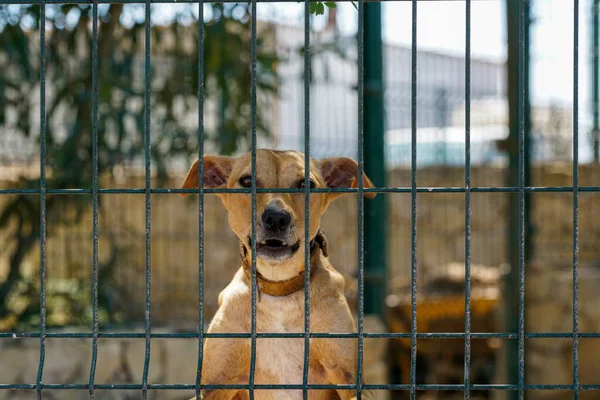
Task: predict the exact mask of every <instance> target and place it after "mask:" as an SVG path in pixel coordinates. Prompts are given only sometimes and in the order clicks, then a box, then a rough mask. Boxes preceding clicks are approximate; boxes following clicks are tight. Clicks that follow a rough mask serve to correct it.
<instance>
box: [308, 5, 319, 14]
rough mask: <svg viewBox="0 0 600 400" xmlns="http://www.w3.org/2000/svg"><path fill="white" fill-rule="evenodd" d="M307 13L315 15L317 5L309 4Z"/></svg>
mask: <svg viewBox="0 0 600 400" xmlns="http://www.w3.org/2000/svg"><path fill="white" fill-rule="evenodd" d="M308 13H309V14H316V13H317V3H310V5H309V6H308Z"/></svg>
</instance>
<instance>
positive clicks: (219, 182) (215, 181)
mask: <svg viewBox="0 0 600 400" xmlns="http://www.w3.org/2000/svg"><path fill="white" fill-rule="evenodd" d="M198 164H199V162H198V160H196V161H195V162H194V164H192V166H191V167H190V170H189V171H188V173H187V175H186V176H185V179H184V180H183V184H182V185H181V188H182V189H197V188H198V186H199V185H200V182H199V181H198ZM232 167H233V158H230V157H224V156H212V155H205V156H204V187H205V188H210V189H214V188H219V187H225V186H226V185H227V180H228V179H229V175H230V174H231V169H232ZM184 195H185V193H182V196H184Z"/></svg>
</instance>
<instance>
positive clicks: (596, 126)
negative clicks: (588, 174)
mask: <svg viewBox="0 0 600 400" xmlns="http://www.w3.org/2000/svg"><path fill="white" fill-rule="evenodd" d="M599 3H600V0H594V2H593V3H592V18H593V20H592V25H593V29H592V35H593V38H592V115H593V127H592V146H593V148H594V163H596V164H598V165H600V115H599V110H598V102H599V100H600V93H599V90H600V87H599V84H600V82H599V77H598V74H599V73H600V59H599V58H598V49H599V47H600V45H599V43H598V42H599V41H600V37H599V25H600V23H599V21H598V12H599V11H600V10H599V7H598V5H599Z"/></svg>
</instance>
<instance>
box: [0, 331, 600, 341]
mask: <svg viewBox="0 0 600 400" xmlns="http://www.w3.org/2000/svg"><path fill="white" fill-rule="evenodd" d="M363 336H364V337H365V338H371V339H410V338H411V333H410V332H406V333H375V332H372V333H369V332H365V333H364V334H363ZM466 336H467V335H465V333H464V332H429V333H428V332H420V333H417V338H419V339H464V338H465V337H466ZM469 336H470V337H471V338H472V339H517V338H518V334H517V333H509V332H499V333H491V332H471V334H470V335H469ZM39 337H40V334H39V333H38V332H32V333H29V332H2V333H0V339H9V338H10V339H30V338H39ZM45 337H47V338H55V339H72V338H79V339H91V338H93V333H91V332H89V333H86V332H81V333H80V332H73V333H71V332H53V333H52V332H49V333H47V334H46V336H45ZM98 337H99V338H105V339H143V338H145V334H144V333H141V332H140V333H120V332H104V333H103V332H100V333H98ZM150 337H151V338H157V339H197V338H198V333H197V332H182V333H152V334H151V335H150ZM204 337H205V338H231V339H248V338H251V337H252V334H251V333H204ZM256 337H257V338H259V339H260V338H265V339H266V338H269V339H297V338H304V337H305V334H304V333H257V334H256ZM309 337H310V338H314V339H319V338H324V339H356V338H358V333H309ZM573 337H574V336H573V333H572V332H556V333H551V332H539V333H525V339H573ZM577 337H579V338H581V339H600V332H590V333H579V334H578V335H577Z"/></svg>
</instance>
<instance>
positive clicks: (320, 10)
mask: <svg viewBox="0 0 600 400" xmlns="http://www.w3.org/2000/svg"><path fill="white" fill-rule="evenodd" d="M323 14H325V6H324V5H323V3H321V2H318V3H317V15H323Z"/></svg>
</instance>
